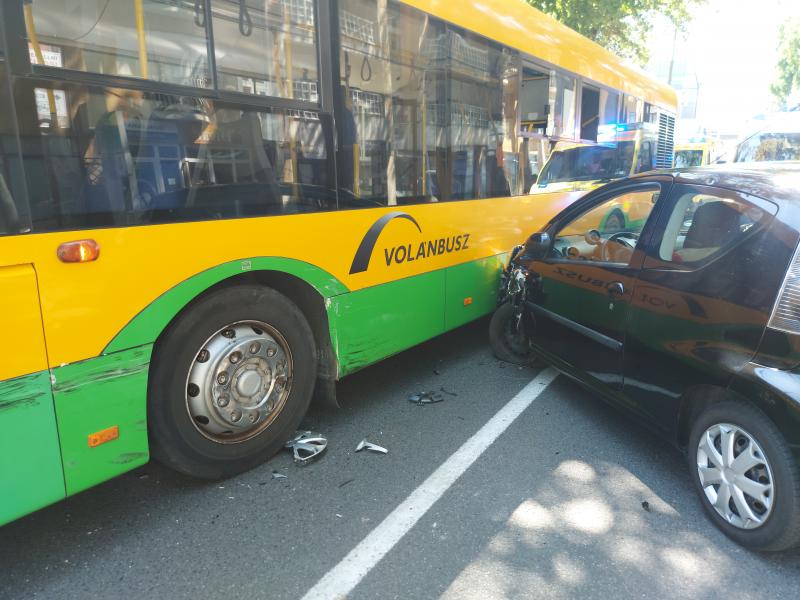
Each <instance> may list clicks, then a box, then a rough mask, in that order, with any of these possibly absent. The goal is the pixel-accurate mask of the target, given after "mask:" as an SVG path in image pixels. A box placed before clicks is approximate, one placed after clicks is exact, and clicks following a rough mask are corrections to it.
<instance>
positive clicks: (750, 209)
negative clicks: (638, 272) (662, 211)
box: [659, 191, 774, 265]
mask: <svg viewBox="0 0 800 600" xmlns="http://www.w3.org/2000/svg"><path fill="white" fill-rule="evenodd" d="M759 204H761V205H762V206H757V205H756V203H751V202H748V201H746V200H745V199H744V198H741V197H738V196H734V195H731V194H728V193H724V192H720V193H714V192H708V191H703V192H697V191H690V192H687V193H684V194H683V195H681V196H680V197H679V198H678V201H677V202H676V203H675V207H674V208H673V211H672V214H671V215H670V218H669V221H668V222H667V224H666V227H665V230H664V237H663V238H662V240H661V245H660V247H659V258H661V260H664V261H668V262H672V263H678V264H687V265H696V264H699V263H703V262H706V261H708V260H711V259H712V258H713V257H715V256H717V255H719V254H722V253H723V252H725V251H726V250H727V249H728V248H732V247H733V246H735V245H736V244H737V243H738V242H739V241H740V240H742V239H744V238H745V237H747V236H749V235H750V234H752V233H754V232H755V231H756V230H757V229H759V228H760V227H761V226H763V225H764V224H765V223H766V222H767V221H769V219H770V218H771V217H772V215H773V214H774V211H773V212H770V211H769V210H768V207H766V206H764V204H765V203H763V202H761V203H759Z"/></svg>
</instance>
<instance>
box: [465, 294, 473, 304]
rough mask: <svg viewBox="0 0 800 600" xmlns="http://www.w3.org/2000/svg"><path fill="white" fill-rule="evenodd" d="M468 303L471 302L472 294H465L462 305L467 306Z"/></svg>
mask: <svg viewBox="0 0 800 600" xmlns="http://www.w3.org/2000/svg"><path fill="white" fill-rule="evenodd" d="M470 304H472V296H467V297H466V298H464V306H469V305H470Z"/></svg>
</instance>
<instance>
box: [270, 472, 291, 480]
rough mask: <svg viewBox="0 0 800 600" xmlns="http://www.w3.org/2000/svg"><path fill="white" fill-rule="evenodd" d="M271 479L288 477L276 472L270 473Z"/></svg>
mask: <svg viewBox="0 0 800 600" xmlns="http://www.w3.org/2000/svg"><path fill="white" fill-rule="evenodd" d="M272 478H273V479H289V476H288V475H284V474H283V473H278V472H277V471H273V472H272Z"/></svg>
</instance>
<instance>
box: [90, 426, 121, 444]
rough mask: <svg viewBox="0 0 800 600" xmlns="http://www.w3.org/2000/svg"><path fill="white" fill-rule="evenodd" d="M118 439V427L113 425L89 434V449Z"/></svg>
mask: <svg viewBox="0 0 800 600" xmlns="http://www.w3.org/2000/svg"><path fill="white" fill-rule="evenodd" d="M118 437H119V426H118V425H114V426H113V427H109V428H107V429H101V430H100V431H96V432H94V433H90V434H89V448H96V447H97V446H99V445H100V444H105V443H106V442H111V441H113V440H115V439H117V438H118Z"/></svg>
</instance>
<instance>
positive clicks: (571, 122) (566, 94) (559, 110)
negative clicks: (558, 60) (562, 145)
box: [550, 73, 576, 140]
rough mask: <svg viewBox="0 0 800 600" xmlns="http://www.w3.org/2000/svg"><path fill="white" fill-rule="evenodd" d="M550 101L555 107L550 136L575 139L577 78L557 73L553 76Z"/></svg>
mask: <svg viewBox="0 0 800 600" xmlns="http://www.w3.org/2000/svg"><path fill="white" fill-rule="evenodd" d="M551 82H552V83H551V87H550V94H551V97H550V103H551V105H552V106H553V107H554V110H553V113H552V118H551V120H550V136H551V137H557V138H567V139H570V140H571V139H575V133H576V132H575V78H574V77H571V76H568V75H564V74H562V73H556V74H555V75H554V76H553V77H552V78H551Z"/></svg>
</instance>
